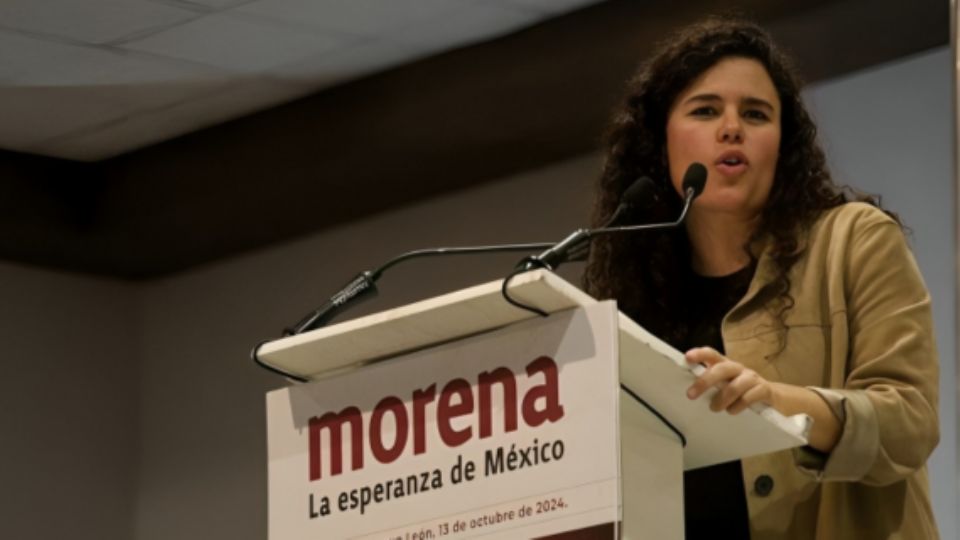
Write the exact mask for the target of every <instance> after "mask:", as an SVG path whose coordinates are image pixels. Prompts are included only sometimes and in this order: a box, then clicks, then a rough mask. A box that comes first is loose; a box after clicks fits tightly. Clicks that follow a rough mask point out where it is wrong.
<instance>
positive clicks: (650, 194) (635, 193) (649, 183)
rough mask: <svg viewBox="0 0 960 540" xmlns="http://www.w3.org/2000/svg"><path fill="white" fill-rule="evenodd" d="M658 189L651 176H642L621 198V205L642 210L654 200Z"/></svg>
mask: <svg viewBox="0 0 960 540" xmlns="http://www.w3.org/2000/svg"><path fill="white" fill-rule="evenodd" d="M656 189H657V187H656V186H655V185H654V183H653V180H651V179H650V177H649V176H641V177H640V178H637V179H636V180H634V181H633V183H632V184H630V187H628V188H627V190H626V191H624V192H623V196H622V197H620V204H621V205H623V206H626V207H634V208H640V207H643V206H644V205H646V204H647V203H649V202H650V201H651V200H653V198H654V193H655V192H656Z"/></svg>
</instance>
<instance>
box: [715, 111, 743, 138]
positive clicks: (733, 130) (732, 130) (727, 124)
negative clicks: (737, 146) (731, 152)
mask: <svg viewBox="0 0 960 540" xmlns="http://www.w3.org/2000/svg"><path fill="white" fill-rule="evenodd" d="M717 138H718V139H719V140H720V141H721V142H725V143H739V142H743V126H742V125H741V124H740V118H738V117H735V116H734V117H729V116H725V117H724V118H723V123H722V124H720V129H719V131H718V132H717Z"/></svg>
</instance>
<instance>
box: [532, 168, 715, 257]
mask: <svg viewBox="0 0 960 540" xmlns="http://www.w3.org/2000/svg"><path fill="white" fill-rule="evenodd" d="M706 183H707V168H706V167H704V166H703V164H701V163H692V164H691V165H690V166H689V167H688V168H687V170H686V172H685V173H684V174H683V182H682V184H681V187H682V189H683V193H684V197H683V209H682V211H681V212H680V216H679V217H678V218H677V219H676V221H670V222H666V223H650V224H644V225H619V224H618V223H619V221H620V220H621V219H622V218H623V216H625V215H626V213H627V210H628V209H630V208H632V207H635V206H640V205H641V204H642V203H643V202H650V201H651V199H652V198H653V193H654V191H655V187H654V184H653V181H652V180H650V179H649V178H647V177H642V178H640V179H638V180H637V181H635V182H634V183H633V184H632V185H631V186H630V187H629V188H627V190H626V191H625V192H624V194H623V197H622V199H621V202H620V204H619V205H618V206H617V209H616V210H615V211H614V213H613V216H612V217H611V218H610V219H609V220H608V221H607V223H606V224H605V225H604V226H603V227H600V228H598V229H578V230H576V231H574V232H573V233H571V234H570V235H569V236H567V237H566V238H564V239H563V240H561V241H560V242H558V243H557V244H555V245H553V246H551V247H550V249H548V250H546V251H544V252H543V253H541V254H539V255H536V256H531V257H527V258H526V259H524V260H522V261H521V262H520V265H519V266H521V267H522V268H524V269H526V270H532V269H535V268H547V269H549V270H555V269H556V268H557V267H559V266H560V265H561V264H563V263H564V262H566V261H568V260H572V259H575V258H579V257H582V256H583V255H584V254H585V253H586V252H587V250H588V249H589V240H590V239H591V238H592V237H593V236H595V235H598V234H610V233H619V232H632V231H649V230H655V229H669V228H673V227H677V226H679V225H681V224H682V223H683V222H684V220H686V218H687V212H688V211H689V210H690V205H692V204H693V201H694V199H696V198H697V197H699V196H700V194H701V193H703V189H704V187H705V186H706ZM574 254H576V255H577V257H574Z"/></svg>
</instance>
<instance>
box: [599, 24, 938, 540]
mask: <svg viewBox="0 0 960 540" xmlns="http://www.w3.org/2000/svg"><path fill="white" fill-rule="evenodd" d="M607 141H608V150H607V156H606V163H605V166H604V170H603V173H602V175H601V178H600V180H599V184H598V197H597V201H596V205H595V212H594V221H595V223H603V222H604V221H605V220H606V219H608V218H609V216H610V215H611V213H612V212H613V210H614V208H615V207H616V205H617V202H618V200H619V198H620V195H621V194H622V193H623V191H624V190H625V189H626V187H627V186H628V185H629V184H630V183H631V182H632V181H633V180H634V179H636V178H637V177H640V176H649V177H651V178H653V179H655V180H656V181H659V182H660V186H659V187H660V188H661V189H660V190H659V195H658V199H659V200H658V204H655V205H654V207H653V208H652V209H650V210H647V211H645V213H644V215H637V216H633V218H634V220H635V221H661V220H663V221H666V220H670V219H673V217H674V216H675V215H676V214H677V213H678V211H679V205H680V197H679V196H678V192H679V191H680V189H679V185H680V182H681V180H682V178H683V174H684V172H685V171H686V169H687V167H688V166H689V165H690V164H691V163H694V162H699V163H702V164H704V165H705V166H706V167H707V170H708V178H707V185H706V189H705V191H704V192H703V194H702V195H701V196H700V197H699V198H698V199H697V200H696V202H695V203H694V205H693V207H692V209H691V211H690V214H689V216H688V219H687V221H686V223H685V228H683V229H677V230H674V231H672V232H667V233H662V234H635V235H609V236H604V237H600V238H599V239H597V240H596V241H595V243H594V249H593V253H592V255H591V259H590V261H589V263H588V266H587V272H586V275H585V285H586V287H587V290H588V291H589V292H591V293H592V294H593V295H594V296H596V297H599V298H611V297H612V298H616V299H617V300H618V302H619V304H620V306H621V309H622V310H624V311H625V312H627V313H628V314H630V315H631V316H632V317H633V318H634V319H636V320H637V321H638V322H639V323H640V324H641V325H643V326H644V327H646V328H647V329H649V330H650V331H652V332H654V333H655V334H657V335H659V336H660V337H661V338H663V339H665V340H666V341H668V342H670V343H672V344H673V345H674V346H676V347H678V348H680V349H681V350H687V353H686V357H687V360H688V362H690V363H691V364H703V365H704V366H706V367H707V369H706V371H705V372H704V373H703V374H702V375H700V376H699V377H698V379H697V380H696V382H695V384H693V386H692V387H691V388H690V389H689V391H688V397H689V398H690V399H696V398H698V397H700V396H701V395H702V394H703V393H704V392H706V391H708V390H709V389H712V388H716V389H718V391H717V393H716V395H715V396H714V397H713V398H712V401H711V407H712V408H713V409H714V410H715V411H718V412H719V411H726V412H725V413H724V414H727V413H730V414H736V413H739V412H740V411H742V410H744V409H745V408H747V407H749V406H750V405H751V404H753V403H761V402H762V403H766V404H769V405H771V406H773V407H774V408H775V409H777V410H779V411H780V412H782V413H784V414H787V415H792V414H798V413H805V414H808V415H810V416H811V417H813V419H814V425H813V428H812V432H811V434H810V438H809V446H808V447H805V448H802V449H798V450H794V451H786V452H779V453H774V454H768V455H763V456H758V457H754V458H749V459H745V460H743V461H742V464H741V463H732V464H724V465H720V466H716V467H710V468H706V469H701V470H699V471H692V472H690V473H688V474H687V475H685V489H684V491H685V504H686V517H687V520H686V530H687V537H688V538H701V537H704V538H705V537H707V535H708V534H709V537H710V538H714V539H716V538H748V537H752V538H754V539H755V540H756V539H761V538H804V539H806V538H818V539H834V538H836V539H846V538H870V539H874V538H924V539H926V538H936V537H937V529H936V525H935V523H934V520H933V514H932V510H931V507H930V501H929V488H928V483H927V476H926V468H925V463H926V460H927V457H928V456H929V455H930V453H931V452H932V451H933V448H934V447H935V446H936V444H937V442H938V437H939V435H938V427H937V410H936V403H937V377H938V369H937V354H936V349H935V345H934V341H933V330H932V316H931V311H930V298H929V294H928V293H927V291H926V288H925V286H924V284H923V282H922V279H921V277H920V275H919V271H918V269H917V267H916V263H915V262H914V260H913V258H912V256H911V254H910V252H909V250H908V249H907V246H906V243H905V240H904V237H903V234H902V231H901V229H900V226H899V223H898V222H897V221H896V217H895V216H894V215H892V214H888V213H885V212H883V211H881V210H879V209H878V208H877V204H876V202H875V201H874V200H873V199H871V198H868V197H857V198H858V200H859V202H854V201H852V199H853V197H851V196H849V195H847V193H845V192H844V191H843V190H840V189H838V188H837V187H836V186H835V185H834V184H833V183H832V181H831V179H830V175H829V173H828V172H827V168H826V164H825V159H824V155H823V152H822V150H821V149H820V148H819V146H818V144H817V142H816V140H815V127H814V125H813V123H812V121H811V119H810V118H809V116H808V114H807V112H806V110H805V109H804V107H803V104H802V103H801V101H800V96H799V83H798V82H797V79H796V77H795V76H794V75H793V74H792V70H791V68H790V66H789V64H788V62H787V61H786V60H785V58H784V57H783V56H782V54H781V53H780V52H779V51H778V50H777V49H776V48H775V46H774V45H773V44H772V42H771V40H770V38H769V36H768V35H767V34H766V33H765V32H763V31H762V30H761V29H759V28H758V27H756V26H754V25H752V24H749V23H744V22H739V21H731V20H709V21H706V22H704V23H701V24H698V25H695V26H693V27H690V28H688V29H686V30H685V31H684V32H682V33H681V34H680V35H678V36H677V37H676V38H675V39H674V40H672V41H671V42H669V44H668V45H667V46H665V47H664V48H662V49H661V50H660V51H659V52H658V53H657V54H656V55H655V56H654V57H653V59H652V60H650V61H649V62H648V63H647V64H646V65H645V66H644V67H643V68H642V70H641V71H640V73H639V74H638V75H637V76H636V77H635V78H634V79H633V80H632V81H631V82H630V84H629V87H628V96H627V98H626V101H625V103H624V105H623V107H622V110H620V111H619V112H618V113H617V114H616V116H615V118H614V121H613V125H612V127H611V129H610V132H609V135H608V139H607Z"/></svg>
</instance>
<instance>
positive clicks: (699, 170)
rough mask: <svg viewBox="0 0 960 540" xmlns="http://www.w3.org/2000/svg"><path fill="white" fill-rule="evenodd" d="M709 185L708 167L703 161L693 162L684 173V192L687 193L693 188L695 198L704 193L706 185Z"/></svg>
mask: <svg viewBox="0 0 960 540" xmlns="http://www.w3.org/2000/svg"><path fill="white" fill-rule="evenodd" d="M706 185H707V168H706V167H704V166H703V164H702V163H696V162H694V163H691V164H690V166H689V167H687V172H685V173H683V193H684V194H686V193H687V192H689V191H690V190H691V189H692V190H693V198H694V199H696V198H697V197H699V196H700V194H701V193H703V188H704V186H706Z"/></svg>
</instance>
